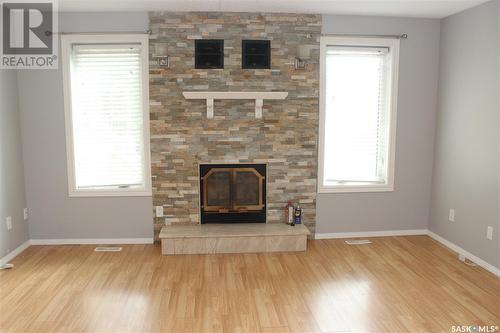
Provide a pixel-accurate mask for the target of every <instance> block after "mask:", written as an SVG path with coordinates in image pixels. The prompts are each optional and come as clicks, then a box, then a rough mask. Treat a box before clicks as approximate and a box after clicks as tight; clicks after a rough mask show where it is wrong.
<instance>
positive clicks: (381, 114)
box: [323, 46, 390, 186]
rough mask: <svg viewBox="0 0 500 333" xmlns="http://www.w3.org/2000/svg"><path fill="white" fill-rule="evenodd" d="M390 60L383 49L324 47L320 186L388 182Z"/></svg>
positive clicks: (386, 51)
mask: <svg viewBox="0 0 500 333" xmlns="http://www.w3.org/2000/svg"><path fill="white" fill-rule="evenodd" d="M389 60H390V57H389V48H384V47H378V48H377V47H356V46H328V47H327V48H326V55H325V65H326V68H325V71H326V73H325V74H326V76H325V78H326V80H325V85H326V87H325V90H324V94H325V111H324V112H325V132H324V165H323V172H324V174H323V183H324V184H323V185H324V186H329V185H336V184H337V185H338V184H341V185H342V184H349V183H350V184H356V183H365V184H383V183H386V182H387V176H388V160H389V156H388V152H389V128H390V123H389V122H390V109H389V105H390V100H389V97H390V96H389V94H388V91H390V89H388V85H389V84H390V75H389V74H390V70H389V68H390V67H389V65H390V61H389Z"/></svg>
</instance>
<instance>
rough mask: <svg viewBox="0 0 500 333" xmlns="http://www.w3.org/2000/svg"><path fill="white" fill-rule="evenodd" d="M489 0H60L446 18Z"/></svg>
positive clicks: (84, 4)
mask: <svg viewBox="0 0 500 333" xmlns="http://www.w3.org/2000/svg"><path fill="white" fill-rule="evenodd" d="M486 1H487V0H392V1H381V0H59V10H61V11H73V12H78V11H91V12H94V11H150V10H165V11H221V12H283V13H318V14H339V15H374V16H400V17H427V18H443V17H446V16H449V15H452V14H455V13H458V12H460V11H462V10H465V9H467V8H471V7H474V6H476V5H478V4H481V3H484V2H486Z"/></svg>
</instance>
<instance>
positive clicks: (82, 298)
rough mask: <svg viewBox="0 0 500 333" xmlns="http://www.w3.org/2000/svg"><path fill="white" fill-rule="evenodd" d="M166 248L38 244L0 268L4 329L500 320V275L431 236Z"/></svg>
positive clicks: (260, 328)
mask: <svg viewBox="0 0 500 333" xmlns="http://www.w3.org/2000/svg"><path fill="white" fill-rule="evenodd" d="M372 240H373V244H371V245H362V246H349V245H346V244H345V243H344V241H343V240H313V241H309V244H308V250H307V251H306V252H297V253H261V254H219V255H186V256H162V255H161V254H160V246H158V245H125V246H123V252H119V253H102V252H99V253H98V252H93V249H94V246H32V247H30V248H29V249H27V250H26V251H25V252H23V253H22V254H21V255H19V256H18V257H17V258H16V259H15V260H14V261H13V263H14V264H15V266H16V267H15V269H13V270H10V271H1V272H0V332H106V333H107V332H273V333H274V332H350V331H351V332H451V331H452V325H474V324H475V325H493V326H495V325H498V326H500V279H499V278H497V277H495V276H494V275H493V274H491V273H489V272H487V271H485V270H483V269H482V268H479V267H469V266H466V265H464V264H463V263H461V262H459V261H458V260H457V259H456V255H455V254H454V253H452V252H451V251H449V250H448V249H446V248H445V247H443V246H441V245H440V244H438V243H437V242H435V241H434V240H432V239H431V238H429V237H427V236H408V237H384V238H373V239H372Z"/></svg>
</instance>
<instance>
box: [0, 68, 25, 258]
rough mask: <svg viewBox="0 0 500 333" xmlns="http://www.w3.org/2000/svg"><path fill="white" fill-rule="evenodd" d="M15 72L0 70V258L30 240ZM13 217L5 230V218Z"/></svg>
mask: <svg viewBox="0 0 500 333" xmlns="http://www.w3.org/2000/svg"><path fill="white" fill-rule="evenodd" d="M25 207H26V198H25V194H24V177H23V160H22V146H21V128H20V125H19V111H18V105H17V78H16V71H14V70H5V69H0V258H1V257H3V256H5V255H6V254H8V253H9V252H11V251H12V250H14V249H15V248H16V247H18V246H19V245H21V244H23V243H24V242H26V241H27V240H28V239H29V235H28V223H27V221H24V217H23V209H24V208H25ZM7 216H11V217H12V230H10V231H7V227H6V224H5V218H6V217H7Z"/></svg>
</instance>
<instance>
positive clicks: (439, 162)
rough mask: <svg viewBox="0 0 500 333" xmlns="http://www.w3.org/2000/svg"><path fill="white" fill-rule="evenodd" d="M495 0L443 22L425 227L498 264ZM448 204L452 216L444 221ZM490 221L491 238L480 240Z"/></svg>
mask: <svg viewBox="0 0 500 333" xmlns="http://www.w3.org/2000/svg"><path fill="white" fill-rule="evenodd" d="M499 18H500V3H499V2H498V1H492V2H489V3H486V4H484V5H481V6H479V7H476V8H473V9H470V10H467V11H464V12H462V13H459V14H456V15H453V16H450V17H448V18H446V19H444V20H443V21H442V27H441V51H440V80H439V104H438V105H439V106H438V127H437V135H436V148H435V151H436V155H435V164H434V181H433V193H432V210H431V217H430V224H429V227H430V229H431V230H432V231H434V232H435V233H437V234H439V235H440V236H442V237H444V238H446V239H447V240H449V241H451V242H453V243H455V244H457V245H459V246H461V247H462V248H464V249H465V250H467V251H469V252H471V253H472V254H474V255H476V256H478V257H480V258H482V259H484V260H486V261H488V262H489V263H490V264H493V265H495V266H496V267H500V236H499V233H500V216H499V211H498V209H499V207H500V206H499V181H500V180H499V168H500V165H499V156H500V154H499V152H500V150H499V149H500V148H499V144H500V138H499V107H500V105H499V95H500V81H499V75H500V74H499V73H500V67H499V66H500V63H499V62H500V53H499V43H500V34H499V29H500V27H499ZM450 208H454V209H455V214H456V216H455V222H449V221H448V212H449V209H450ZM487 226H494V227H495V232H494V238H493V241H490V240H487V239H486V237H485V236H486V228H487Z"/></svg>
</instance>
